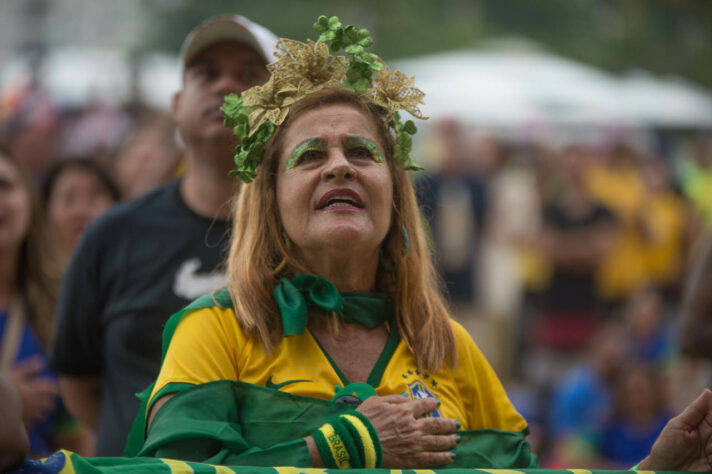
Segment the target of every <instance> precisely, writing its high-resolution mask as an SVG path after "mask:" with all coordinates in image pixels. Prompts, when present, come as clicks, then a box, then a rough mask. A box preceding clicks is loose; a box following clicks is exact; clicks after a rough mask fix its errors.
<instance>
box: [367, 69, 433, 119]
mask: <svg viewBox="0 0 712 474" xmlns="http://www.w3.org/2000/svg"><path fill="white" fill-rule="evenodd" d="M414 81H415V78H414V77H408V76H406V75H405V74H403V73H402V72H400V71H399V70H397V69H396V70H395V71H391V70H390V69H389V68H388V66H387V65H386V63H383V67H382V68H381V70H380V71H378V72H377V73H376V77H375V80H374V81H373V85H372V86H371V88H370V90H369V91H368V94H369V95H370V97H371V100H372V102H373V103H374V104H377V105H380V106H381V107H383V108H385V109H386V110H388V118H389V119H390V118H391V117H392V116H393V114H394V113H395V112H396V111H398V110H406V111H407V112H408V113H410V114H411V115H412V116H413V117H417V118H419V119H426V118H427V117H423V114H422V113H421V112H420V108H418V106H419V105H420V104H422V103H423V97H425V93H424V92H423V91H421V90H420V89H418V88H416V87H413V82H414Z"/></svg>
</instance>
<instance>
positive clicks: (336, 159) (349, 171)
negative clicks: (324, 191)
mask: <svg viewBox="0 0 712 474" xmlns="http://www.w3.org/2000/svg"><path fill="white" fill-rule="evenodd" d="M355 176H356V169H355V168H354V167H353V165H352V164H351V162H350V161H349V160H348V158H346V156H345V155H344V153H343V151H342V150H340V149H337V150H332V151H331V152H330V153H329V159H328V160H327V162H326V166H324V171H323V173H322V177H323V178H325V179H334V178H336V179H353V178H354V177H355Z"/></svg>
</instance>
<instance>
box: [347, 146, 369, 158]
mask: <svg viewBox="0 0 712 474" xmlns="http://www.w3.org/2000/svg"><path fill="white" fill-rule="evenodd" d="M349 155H351V156H352V157H354V158H369V159H370V158H373V153H371V150H369V149H368V148H366V147H358V148H353V149H351V150H349Z"/></svg>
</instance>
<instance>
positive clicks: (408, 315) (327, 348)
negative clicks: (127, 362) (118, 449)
mask: <svg viewBox="0 0 712 474" xmlns="http://www.w3.org/2000/svg"><path fill="white" fill-rule="evenodd" d="M315 26H316V27H317V28H318V29H319V30H320V31H322V36H321V38H320V40H321V41H320V42H317V43H313V42H310V43H308V44H303V43H297V42H293V41H288V40H282V42H281V49H280V51H281V56H280V59H279V61H278V62H277V63H275V64H273V65H270V66H269V67H270V71H271V72H272V78H271V79H270V81H269V82H268V83H267V84H265V85H264V86H262V87H259V88H253V89H252V90H249V91H246V92H245V93H243V96H242V98H240V99H237V98H236V97H231V98H229V99H228V103H227V104H226V106H225V107H223V111H224V113H225V114H226V115H227V117H228V120H227V123H228V124H229V125H231V126H235V131H236V133H237V134H238V135H239V136H240V138H241V145H240V146H239V147H238V149H237V156H236V163H237V165H238V169H237V170H236V172H235V174H236V175H238V176H239V177H241V178H243V180H245V181H248V182H249V181H251V180H252V179H254V182H253V183H251V184H249V185H247V186H245V187H244V188H243V190H242V191H241V193H240V195H239V197H238V198H237V200H236V204H235V229H234V232H233V241H232V246H231V249H230V255H229V260H228V274H229V282H228V285H227V289H224V290H221V291H218V292H215V293H214V294H212V295H208V296H206V297H203V298H201V299H199V300H197V301H196V302H194V303H193V304H191V305H190V306H189V307H188V308H186V309H185V310H183V311H181V312H179V313H178V314H176V315H174V317H173V318H171V320H170V321H169V323H168V324H167V326H166V329H165V333H164V361H163V366H162V368H161V372H160V375H159V377H158V380H157V381H156V383H155V384H154V385H153V386H152V387H150V388H149V389H148V390H147V391H146V392H145V393H144V394H143V398H144V402H145V404H144V406H143V407H142V411H141V413H139V419H138V420H137V423H136V424H135V426H134V428H135V430H134V432H133V433H132V437H131V439H130V441H129V445H128V447H127V453H128V454H135V453H136V452H137V451H139V449H140V453H139V455H143V456H157V457H165V458H174V459H175V458H177V459H185V460H192V461H203V462H208V463H214V464H246V465H288V464H289V465H297V466H326V467H339V468H348V467H352V468H358V467H379V466H391V467H425V466H438V465H448V466H455V465H462V466H470V467H473V466H476V467H530V466H535V464H536V460H535V457H534V456H533V455H532V454H531V453H530V450H529V446H528V444H527V442H526V440H525V438H524V436H525V434H526V432H527V424H526V422H525V420H524V419H523V418H522V417H521V416H520V415H519V414H518V413H517V412H516V411H515V410H514V408H513V407H512V405H511V403H510V402H509V400H508V399H507V396H506V394H505V392H504V390H503V388H502V386H501V384H500V382H499V381H498V379H497V377H496V376H495V374H494V373H493V371H492V369H491V368H490V366H489V365H488V364H487V362H486V360H485V359H484V358H483V356H482V354H481V353H480V351H479V350H478V349H477V347H476V346H475V344H474V343H473V341H472V339H471V338H470V337H469V335H468V334H467V333H466V331H465V330H464V329H463V328H462V327H461V326H460V325H458V324H457V323H455V322H454V321H452V320H451V319H450V318H449V316H448V313H447V309H446V306H445V303H444V301H443V299H442V297H441V294H440V292H439V289H438V284H437V279H436V276H435V273H434V271H433V266H432V264H431V257H430V254H429V251H428V248H427V245H426V242H425V237H424V233H423V230H422V225H421V222H420V217H419V213H418V208H417V204H416V200H415V197H414V193H413V187H412V184H411V180H410V178H409V176H408V172H407V170H408V169H411V168H413V167H414V166H413V165H412V164H411V163H410V160H409V158H408V149H409V146H410V140H409V138H410V137H409V136H408V134H410V133H412V132H413V131H414V130H413V128H414V127H412V124H410V123H407V122H406V123H405V124H404V123H402V122H401V120H400V118H399V116H398V115H397V114H396V110H398V109H406V110H409V111H410V112H411V113H414V114H415V115H418V110H417V102H418V101H419V99H420V97H421V96H422V93H420V92H419V91H417V89H413V88H412V87H411V85H410V84H411V82H410V80H408V78H405V76H403V75H402V74H400V72H398V71H395V72H393V73H391V72H390V71H388V70H387V68H386V67H385V66H384V65H383V64H382V63H381V62H380V60H374V57H373V56H369V55H368V54H369V53H365V52H364V51H363V46H364V45H368V43H370V38H368V35H367V32H364V30H361V31H360V32H358V31H356V30H355V29H353V28H352V27H347V28H341V25H340V23H338V20H337V19H335V18H332V19H330V20H327V19H326V18H321V19H320V20H319V22H318V23H317V24H316V25H315ZM322 41H325V42H326V43H328V44H329V46H330V47H331V49H332V51H333V50H338V49H339V47H344V46H345V47H346V51H347V52H350V53H351V54H352V57H351V58H350V59H346V58H336V57H335V56H334V55H333V54H332V53H330V52H329V50H328V49H327V47H326V45H325V44H324V43H322ZM359 47H360V48H359ZM364 71H365V72H366V73H364ZM372 72H373V73H375V78H372V74H371V73H372ZM414 98H415V100H413V99H414ZM146 418H147V420H146Z"/></svg>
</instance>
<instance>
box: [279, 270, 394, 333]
mask: <svg viewBox="0 0 712 474" xmlns="http://www.w3.org/2000/svg"><path fill="white" fill-rule="evenodd" d="M272 294H273V296H274V300H275V302H276V303H277V306H279V310H280V313H281V314H282V326H283V328H284V329H283V330H284V336H285V337H286V336H291V335H293V334H300V335H301V334H304V329H306V326H307V319H308V318H307V317H308V313H309V306H312V307H316V308H320V309H323V310H326V311H332V312H336V313H337V315H338V317H339V319H341V320H342V321H344V322H347V323H357V324H362V325H364V326H366V327H368V328H375V327H378V326H380V325H381V324H383V323H384V322H385V321H388V320H389V319H391V316H392V314H393V304H392V303H391V300H390V298H389V297H388V296H387V295H384V294H382V293H375V292H368V291H358V292H353V293H344V294H343V295H342V294H341V293H339V291H338V290H337V289H336V287H335V286H334V285H333V284H332V283H331V282H330V281H329V280H326V279H324V278H321V277H318V276H316V275H304V274H301V275H297V276H295V277H294V278H293V279H292V280H289V279H287V278H282V279H281V280H280V282H279V283H278V284H277V285H276V286H275V287H274V290H273V292H272Z"/></svg>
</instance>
